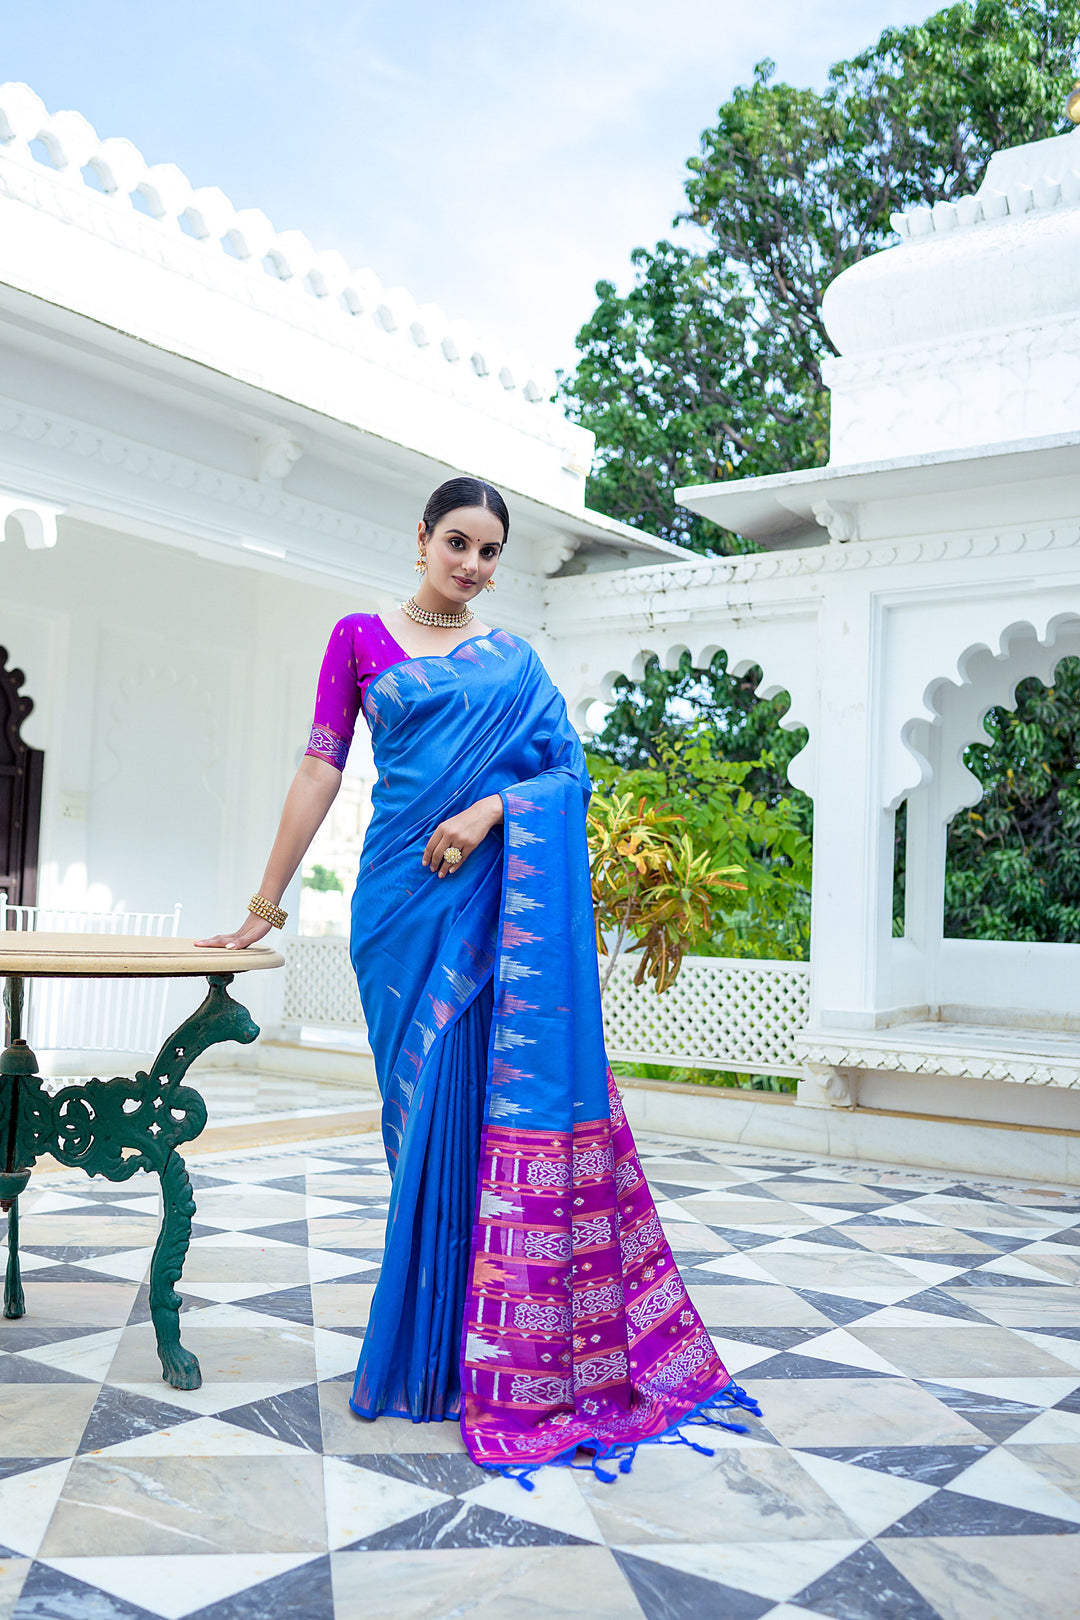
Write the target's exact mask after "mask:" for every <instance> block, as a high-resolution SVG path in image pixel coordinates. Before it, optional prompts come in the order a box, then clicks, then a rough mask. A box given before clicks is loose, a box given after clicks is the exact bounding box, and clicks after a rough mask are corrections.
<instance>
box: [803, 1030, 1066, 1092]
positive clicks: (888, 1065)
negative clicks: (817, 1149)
mask: <svg viewBox="0 0 1080 1620" xmlns="http://www.w3.org/2000/svg"><path fill="white" fill-rule="evenodd" d="M795 1050H796V1052H797V1054H798V1056H799V1058H800V1059H801V1061H802V1062H803V1063H806V1064H807V1065H812V1066H816V1067H819V1068H831V1069H869V1070H878V1071H882V1072H886V1073H894V1074H922V1075H940V1076H942V1077H943V1078H949V1079H955V1080H1003V1081H1006V1082H1009V1083H1011V1084H1014V1085H1029V1086H1062V1087H1065V1088H1067V1089H1069V1090H1072V1089H1075V1088H1078V1087H1080V1035H1077V1034H1073V1033H1072V1032H1069V1031H1065V1030H1042V1029H1015V1028H1013V1029H1010V1028H1006V1027H1003V1026H1000V1025H986V1024H946V1023H935V1022H932V1021H929V1020H928V1021H926V1022H919V1023H910V1024H898V1025H894V1026H892V1027H891V1028H890V1029H887V1030H874V1031H873V1032H872V1033H869V1034H860V1033H857V1032H854V1031H844V1032H842V1033H836V1034H832V1033H822V1032H815V1033H814V1034H811V1035H805V1034H804V1035H800V1036H797V1037H796V1039H795Z"/></svg>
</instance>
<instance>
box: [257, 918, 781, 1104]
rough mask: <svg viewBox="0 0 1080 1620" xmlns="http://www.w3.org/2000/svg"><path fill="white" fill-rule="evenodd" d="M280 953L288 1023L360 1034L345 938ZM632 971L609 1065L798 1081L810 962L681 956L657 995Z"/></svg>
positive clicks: (618, 985)
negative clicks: (666, 1065)
mask: <svg viewBox="0 0 1080 1620" xmlns="http://www.w3.org/2000/svg"><path fill="white" fill-rule="evenodd" d="M284 950H285V996H284V1007H283V1010H282V1020H283V1022H284V1023H286V1024H294V1025H296V1024H299V1025H305V1024H306V1025H309V1026H315V1027H320V1028H326V1029H363V1028H364V1016H363V1013H362V1011H361V1009H360V998H359V995H358V993H357V989H356V979H355V977H354V975H353V971H352V965H351V963H350V961H349V947H348V944H347V942H346V941H345V940H343V939H301V938H291V939H286V940H285V942H284ZM601 965H602V966H605V965H606V964H601ZM635 971H636V963H634V962H633V960H631V959H628V960H627V961H625V962H619V963H617V964H616V967H615V971H614V973H613V974H612V977H611V982H610V983H609V985H608V987H607V991H606V992H605V995H604V1027H605V1030H606V1033H607V1042H608V1054H609V1056H610V1057H611V1058H613V1059H615V1060H618V1061H624V1062H638V1063H669V1064H673V1065H676V1066H680V1065H681V1066H684V1067H689V1068H698V1069H733V1070H736V1071H737V1072H749V1073H751V1074H801V1073H802V1067H801V1065H800V1064H799V1062H798V1060H797V1058H796V1056H795V1050H794V1040H795V1036H796V1035H797V1034H799V1032H800V1031H801V1030H802V1029H803V1027H804V1026H805V1024H806V1023H807V1020H808V1016H809V983H810V968H809V966H808V964H807V963H805V962H758V961H740V960H737V959H733V958H730V957H717V956H686V957H684V958H683V963H682V968H681V969H680V972H679V976H678V978H677V979H676V980H675V983H674V984H673V985H671V986H670V987H669V988H668V989H667V990H665V991H664V993H663V995H662V996H658V995H657V994H656V991H655V990H654V989H653V988H652V986H651V985H650V984H645V985H642V987H641V988H640V989H635V987H634V984H633V977H634V973H635Z"/></svg>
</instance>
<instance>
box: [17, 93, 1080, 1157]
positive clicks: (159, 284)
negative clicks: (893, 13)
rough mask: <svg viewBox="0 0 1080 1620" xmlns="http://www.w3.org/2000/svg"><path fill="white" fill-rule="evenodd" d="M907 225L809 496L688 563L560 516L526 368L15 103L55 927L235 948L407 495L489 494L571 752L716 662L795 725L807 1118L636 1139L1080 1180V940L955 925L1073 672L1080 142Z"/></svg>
mask: <svg viewBox="0 0 1080 1620" xmlns="http://www.w3.org/2000/svg"><path fill="white" fill-rule="evenodd" d="M897 228H898V231H899V234H900V237H901V241H900V243H899V244H898V245H897V246H895V247H892V248H889V249H887V250H886V251H884V252H882V253H880V254H878V255H876V256H875V257H873V258H871V259H869V260H867V261H865V262H863V263H861V264H859V265H857V266H856V267H854V268H853V269H851V270H849V271H847V272H845V273H844V274H843V275H842V276H840V277H839V278H838V280H837V281H836V282H835V283H834V285H833V286H832V288H830V290H829V292H828V294H827V296H826V302H825V316H826V320H827V323H828V326H829V330H830V333H831V334H832V336H833V338H834V341H835V342H836V345H837V347H838V349H839V350H840V357H839V358H838V359H835V360H834V361H833V362H831V366H830V371H829V375H828V382H829V385H830V388H831V391H832V408H833V439H832V458H831V460H830V462H829V464H828V466H826V467H823V468H819V469H814V470H812V471H809V472H801V473H792V474H786V475H783V476H781V477H775V478H765V479H750V480H742V481H733V482H730V483H723V484H719V485H715V486H709V487H706V488H701V489H693V490H687V491H683V492H681V498H682V500H683V501H684V502H685V504H686V505H687V506H690V507H693V508H694V509H695V510H697V511H699V512H701V513H703V514H704V515H705V516H707V517H710V518H713V519H715V520H716V521H717V522H718V523H720V524H722V525H723V526H724V527H726V528H729V529H733V530H735V531H737V532H739V533H742V534H744V535H748V536H750V537H752V538H754V539H756V540H758V541H759V542H760V543H761V545H762V546H763V548H764V549H763V551H762V552H761V553H759V554H757V555H752V556H744V557H739V558H733V559H726V560H719V561H709V560H706V559H702V558H687V556H686V554H685V553H683V552H681V551H680V550H679V549H678V548H676V547H673V546H669V545H667V544H665V543H663V542H659V541H655V540H653V539H651V538H649V537H647V536H643V535H640V534H638V533H636V532H635V531H633V530H632V529H629V528H628V527H626V526H625V525H622V524H618V523H614V522H611V521H610V520H608V519H606V518H603V517H601V516H600V515H598V514H596V513H592V512H589V511H587V510H586V508H585V505H584V488H585V477H586V474H587V471H588V467H589V462H590V457H591V450H592V446H591V438H590V435H588V434H587V433H585V432H583V431H582V430H581V429H580V428H578V427H576V426H574V425H573V424H571V423H569V422H567V421H566V419H565V418H564V416H563V415H562V413H561V412H560V411H559V409H558V408H557V407H556V406H554V405H553V404H551V403H550V402H549V395H550V392H551V380H550V379H548V378H545V377H544V376H542V375H539V374H537V373H535V372H534V371H533V370H532V369H531V368H530V367H529V366H528V365H527V364H526V363H524V362H523V361H522V359H521V357H520V356H516V355H506V354H503V353H501V352H499V351H498V350H497V349H496V348H493V347H492V346H491V345H490V344H488V343H486V342H484V341H482V340H481V339H479V338H478V337H477V336H476V335H475V334H474V333H472V332H471V331H469V330H468V329H467V328H465V327H463V326H462V325H461V324H460V323H453V322H450V321H448V320H447V318H446V317H445V316H444V315H443V314H442V312H441V311H439V310H438V309H436V308H434V307H430V306H427V307H423V308H418V307H417V306H416V305H415V303H414V302H413V301H412V300H411V299H410V298H409V296H408V295H407V294H406V293H404V292H403V291H402V290H401V289H389V290H388V289H386V288H383V287H382V286H381V285H380V283H379V282H378V280H377V278H376V277H375V276H374V275H373V274H372V273H371V272H370V271H362V272H352V271H350V270H349V268H348V267H347V266H346V265H345V264H344V262H343V261H342V260H341V259H340V258H339V257H338V256H336V255H334V254H326V253H318V252H316V251H315V250H314V249H313V248H312V247H311V245H310V244H309V243H308V242H307V241H306V240H305V239H304V238H302V237H301V236H299V235H298V234H297V233H294V232H284V233H278V232H276V231H275V230H274V228H273V227H272V226H271V225H270V223H269V221H267V220H266V219H265V217H264V216H263V215H261V214H259V213H257V212H255V211H251V210H246V211H240V212H237V211H236V210H234V209H233V208H232V206H231V204H230V203H229V202H228V199H226V198H225V197H223V196H222V194H221V193H220V192H217V191H215V190H208V189H203V190H198V191H196V190H193V189H192V188H191V187H190V185H189V184H188V182H187V181H186V179H185V178H184V176H183V175H182V174H180V173H179V171H178V170H176V169H174V168H172V167H171V166H169V165H158V166H155V167H153V168H150V167H148V166H147V165H146V164H145V163H144V161H143V160H142V158H141V156H140V155H139V153H138V152H137V151H135V149H134V148H133V147H131V146H130V145H129V144H128V143H127V142H125V141H121V140H112V139H110V140H104V141H102V140H99V138H98V136H97V135H96V133H95V132H94V131H93V130H92V129H91V128H90V127H89V126H88V125H87V124H86V123H85V121H84V120H82V119H81V118H79V117H78V116H77V115H75V114H66V113H65V114H58V115H55V116H50V115H48V114H47V113H46V110H45V109H44V108H43V107H42V105H41V103H40V102H39V101H38V100H37V98H36V97H35V96H33V94H32V93H31V92H30V91H29V90H27V88H26V87H25V86H19V85H15V86H6V87H3V88H2V89H0V355H2V360H3V375H2V379H0V517H2V518H3V519H4V524H3V532H4V534H5V536H6V539H5V542H4V543H3V544H2V545H0V644H2V645H3V646H5V647H6V648H7V649H8V654H9V664H11V665H18V666H19V667H20V668H21V669H23V670H24V671H25V672H26V681H25V688H24V689H25V691H26V692H27V693H28V694H29V695H30V696H31V697H32V698H33V700H34V702H35V705H36V707H35V711H34V713H33V714H32V715H31V717H30V719H29V720H28V721H27V722H26V723H25V725H24V728H23V732H24V736H25V739H26V741H28V742H29V743H31V744H32V745H33V746H35V747H37V748H41V749H43V750H44V752H45V777H44V812H43V820H42V847H41V866H40V885H39V899H40V900H41V901H42V902H43V903H45V904H61V903H66V904H71V905H79V904H84V905H91V906H104V907H106V908H131V909H140V910H142V909H147V910H160V911H168V910H169V909H171V907H172V905H173V903H174V902H175V901H176V900H181V901H182V902H183V904H184V924H183V932H184V933H198V932H200V931H202V930H204V929H217V928H222V927H228V926H233V925H235V922H236V921H237V920H238V919H239V918H240V917H241V916H242V915H243V907H244V905H245V903H246V899H247V897H248V895H249V894H250V893H251V890H252V887H253V885H254V884H255V883H256V882H257V881H258V874H259V872H260V871H261V868H262V862H263V859H264V856H265V851H266V849H267V848H268V847H269V843H270V841H271V839H272V836H273V832H274V828H275V825H276V821H277V817H278V814H279V810H280V805H281V801H282V797H283V794H284V791H285V788H286V785H287V783H288V780H289V778H290V776H291V774H292V772H293V770H294V768H295V765H296V762H297V759H298V757H299V755H300V753H301V752H302V750H303V748H304V746H305V742H306V738H307V729H308V724H309V720H310V712H311V704H312V696H313V692H314V685H315V677H316V672H317V668H318V663H319V658H320V655H321V652H322V649H323V646H324V645H325V641H326V636H327V634H328V632H329V630H330V628H331V626H332V625H333V623H334V622H335V621H336V619H337V618H339V617H340V616H341V615H342V614H344V613H346V612H351V611H355V610H357V609H368V610H376V611H377V610H379V609H380V608H384V607H386V606H388V605H389V604H391V603H393V602H395V601H397V600H399V599H400V598H401V597H402V596H403V595H404V594H405V593H406V592H407V590H408V589H409V586H410V582H411V580H412V577H413V576H412V561H413V555H414V549H413V547H414V540H413V536H414V534H415V524H416V521H417V517H418V515H419V511H420V509H421V507H422V504H423V500H424V498H425V497H426V495H427V493H428V492H429V491H430V489H431V488H433V487H434V486H435V485H436V484H437V483H439V482H440V481H441V480H442V479H443V478H445V477H447V476H449V475H450V474H451V473H453V472H458V471H465V472H472V473H476V474H478V475H480V476H483V477H486V478H489V479H491V480H492V481H493V482H494V483H496V484H498V485H499V486H500V487H502V488H503V489H504V490H505V491H506V493H507V496H508V499H509V501H510V504H511V509H512V513H513V526H512V531H511V543H510V548H509V551H508V553H507V557H506V559H505V561H504V563H503V564H502V565H501V566H500V570H499V594H498V595H497V596H496V597H495V598H494V599H493V603H492V607H493V609H494V608H497V612H496V613H495V617H496V619H497V621H498V622H500V623H502V624H505V625H506V627H507V628H509V629H511V630H513V631H516V632H518V633H520V634H522V635H525V636H527V637H529V638H530V639H531V640H532V641H533V642H534V644H535V645H536V646H537V648H538V650H539V651H540V652H541V654H542V656H543V657H544V658H545V661H546V662H547V663H548V666H549V668H550V669H551V671H552V673H553V675H554V676H555V678H556V679H557V680H558V681H559V683H560V685H561V686H562V688H563V690H564V692H565V693H566V695H567V699H568V702H569V704H570V707H571V712H572V714H573V716H574V718H575V720H576V721H577V723H579V724H580V725H582V727H584V726H585V716H586V714H587V712H588V710H589V707H590V705H591V704H593V703H594V702H595V701H596V700H597V699H598V698H601V699H602V698H604V697H605V696H606V695H608V693H609V691H610V683H611V681H612V679H613V678H614V677H615V676H617V675H619V674H629V675H636V674H638V673H640V671H641V668H642V665H643V662H644V660H645V658H646V657H648V656H649V655H650V654H656V655H657V656H659V657H660V658H661V659H662V660H664V661H665V662H666V663H668V664H669V665H671V666H674V665H675V663H676V662H677V661H678V659H679V657H680V656H681V654H682V653H683V651H684V650H687V649H688V650H689V651H690V653H691V654H692V656H693V659H694V662H695V663H697V664H699V665H704V664H707V663H708V661H709V659H710V658H711V656H712V655H713V653H715V652H716V651H717V650H719V649H724V650H725V651H726V652H727V654H728V657H729V665H730V667H731V668H733V669H746V668H749V667H750V666H752V665H760V666H761V667H762V669H763V671H764V680H763V684H762V687H761V689H760V690H761V692H762V694H763V695H767V694H769V693H772V692H776V691H781V690H786V691H787V692H789V693H790V695H791V708H790V711H789V714H788V717H787V723H789V724H791V725H805V726H806V727H807V728H808V733H809V742H808V746H807V747H806V749H805V750H804V751H803V752H802V753H801V754H800V755H799V756H798V758H797V759H796V760H795V762H794V764H793V767H792V770H791V776H792V780H793V781H794V782H795V783H796V784H797V785H798V786H800V787H802V788H804V789H805V790H806V791H807V792H808V793H809V794H810V795H811V796H812V798H813V800H814V807H815V835H814V843H815V847H814V892H813V917H812V925H813V926H812V935H813V937H812V957H811V963H810V970H809V972H810V985H809V1013H808V1015H806V1021H805V1023H804V1025H803V1027H802V1028H801V1029H800V1031H799V1033H798V1036H797V1039H796V1053H797V1057H798V1062H799V1064H800V1065H801V1071H800V1072H801V1076H802V1077H801V1079H800V1084H799V1096H798V1100H797V1101H795V1100H790V1099H770V1100H769V1103H768V1105H767V1106H766V1104H765V1103H764V1102H756V1101H754V1100H753V1099H751V1098H747V1097H745V1096H735V1097H730V1096H728V1097H725V1098H723V1099H721V1098H720V1097H719V1094H718V1093H712V1094H705V1093H699V1094H698V1096H697V1097H694V1098H688V1097H687V1095H686V1093H685V1091H680V1092H677V1091H674V1090H667V1091H664V1090H663V1089H662V1088H660V1089H657V1090H655V1091H654V1092H653V1093H652V1094H650V1095H649V1096H648V1097H647V1098H646V1097H644V1093H642V1096H641V1097H639V1099H638V1101H637V1103H636V1104H635V1106H634V1108H632V1109H631V1112H632V1113H635V1115H636V1117H639V1118H644V1117H648V1118H649V1120H650V1122H651V1123H653V1124H655V1125H658V1126H660V1127H661V1128H662V1127H663V1126H664V1124H665V1123H666V1124H667V1125H668V1126H669V1128H673V1129H674V1128H681V1129H687V1128H689V1129H701V1130H702V1131H703V1132H705V1133H706V1134H713V1135H721V1136H724V1135H731V1134H739V1135H740V1136H741V1137H742V1139H744V1140H747V1141H758V1142H763V1143H773V1144H778V1145H785V1146H795V1147H799V1148H802V1149H809V1150H817V1151H833V1152H836V1151H839V1152H842V1153H852V1154H856V1153H861V1154H863V1155H866V1156H873V1157H879V1158H883V1157H899V1158H906V1159H908V1160H910V1161H911V1162H916V1163H919V1162H922V1163H942V1162H943V1163H946V1164H952V1165H953V1166H954V1167H956V1168H968V1169H975V1170H977V1169H979V1168H980V1167H985V1168H986V1169H987V1170H992V1171H994V1172H995V1173H1001V1172H1002V1171H1006V1172H1007V1171H1008V1170H1009V1169H1010V1168H1014V1169H1015V1170H1016V1171H1017V1172H1018V1173H1022V1174H1025V1175H1043V1176H1046V1177H1048V1178H1049V1177H1053V1178H1055V1179H1064V1178H1065V1177H1066V1176H1068V1177H1069V1178H1070V1179H1078V1178H1080V1005H1078V1001H1080V997H1078V995H1077V990H1076V987H1077V986H1078V985H1080V947H1078V946H1073V945H1027V944H1023V945H1020V944H1010V943H1008V942H1000V943H997V942H995V943H989V942H966V941H960V940H953V939H947V938H945V937H943V926H942V885H943V876H944V856H945V835H946V829H947V826H948V823H949V821H950V820H951V819H952V817H953V816H954V815H955V814H956V813H957V812H958V811H959V810H960V809H961V808H963V807H964V806H965V805H969V804H972V803H974V802H975V801H976V800H977V799H978V797H979V795H980V788H979V784H978V783H977V782H975V781H974V780H973V779H972V778H971V777H970V775H969V774H968V773H967V772H966V771H965V770H964V768H963V764H962V756H963V752H964V749H965V747H966V746H967V745H968V744H969V743H970V742H972V741H976V740H979V739H980V737H981V735H982V733H981V726H982V720H983V717H984V716H985V714H986V712H987V710H988V709H989V708H990V707H992V706H993V705H996V704H1001V703H1004V704H1008V703H1009V702H1011V701H1012V696H1013V693H1014V691H1015V687H1016V684H1017V682H1018V681H1020V680H1021V679H1023V678H1024V677H1026V676H1029V675H1038V676H1040V677H1041V678H1042V679H1049V678H1050V677H1051V675H1052V672H1053V669H1054V667H1055V665H1056V663H1057V661H1058V660H1059V659H1060V658H1061V657H1062V656H1064V655H1066V654H1069V653H1080V132H1077V133H1076V134H1072V135H1068V136H1064V137H1060V138H1057V139H1054V140H1049V141H1044V142H1040V143H1036V144H1034V145H1032V146H1027V147H1022V148H1019V149H1016V150H1014V151H1010V152H1005V153H1001V154H999V155H998V156H996V157H995V158H994V160H993V162H992V163H991V165H990V168H989V170H988V173H987V176H986V179H985V181H984V184H983V185H982V187H981V188H980V190H979V192H978V194H977V195H976V196H974V197H971V198H966V199H962V200H960V201H959V202H957V203H955V204H951V203H950V204H940V205H938V206H937V207H935V208H933V209H920V210H917V211H916V212H915V213H914V214H912V215H909V216H907V217H905V218H903V219H899V220H898V221H897ZM357 753H358V760H357V763H358V766H359V768H360V770H361V771H362V770H363V768H364V760H363V759H362V757H360V753H359V750H358V751H357ZM904 803H906V805H907V826H908V831H907V915H906V919H905V932H904V937H903V938H901V939H894V938H893V937H892V932H891V909H892V908H891V902H892V879H893V857H892V851H893V836H894V818H895V815H896V812H897V810H898V808H899V806H900V805H901V804H904ZM286 905H287V907H288V908H289V909H291V910H295V905H296V896H295V893H294V894H293V895H292V896H290V897H288V898H287V899H286ZM319 943H320V945H321V944H322V943H323V942H319ZM744 966H745V965H744ZM705 971H706V970H705V969H702V972H703V973H705ZM263 977H264V978H266V979H267V980H268V981H272V980H273V977H274V976H271V975H265V976H260V978H263ZM702 983H703V984H704V983H705V980H704V979H703V980H702ZM279 993H280V991H279V988H278V987H277V986H276V985H273V986H272V984H271V983H268V984H267V985H266V986H261V987H259V994H260V995H261V996H262V998H264V1000H265V1005H264V1004H263V1002H262V1001H260V1002H258V1003H256V1002H255V1001H253V1011H254V1012H255V1014H256V1016H257V1017H259V1018H261V1019H263V1020H264V1021H266V1022H270V1023H272V1022H273V1021H274V1019H275V1017H276V1016H277V1015H278V1013H279V1010H280V1009H279V1008H277V1007H276V1006H275V1004H274V1000H273V998H274V997H275V996H277V995H278V994H279ZM707 993H708V992H707V991H705V990H703V991H702V996H703V997H704V996H706V995H707ZM739 994H740V995H741V994H743V991H740V992H739ZM785 995H788V992H786V991H785ZM803 995H804V989H803V987H802V986H801V983H800V984H796V982H795V980H794V979H793V980H792V988H791V990H790V994H789V1003H790V1004H792V1005H793V1004H794V1003H795V1001H796V1000H797V1001H798V1004H799V1006H800V1007H801V1006H802V1005H803V1001H802V998H803ZM267 998H269V999H267ZM747 1005H748V1006H749V999H748V1001H747ZM706 1010H707V1009H706ZM737 1011H738V1009H736V1014H737ZM802 1016H803V1015H802V1014H801V1013H800V1017H802ZM718 1050H719V1048H718ZM680 1056H681V1057H682V1059H683V1061H686V1062H693V1061H694V1056H695V1054H694V1050H693V1044H692V1033H691V1037H690V1038H689V1045H688V1049H687V1050H685V1051H684V1052H682V1053H681V1054H680ZM718 1110H720V1111H722V1112H723V1118H722V1119H721V1118H720V1114H719V1113H718V1112H717V1111H718ZM718 1121H719V1123H718Z"/></svg>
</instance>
